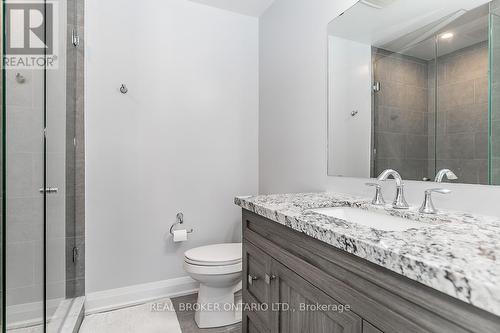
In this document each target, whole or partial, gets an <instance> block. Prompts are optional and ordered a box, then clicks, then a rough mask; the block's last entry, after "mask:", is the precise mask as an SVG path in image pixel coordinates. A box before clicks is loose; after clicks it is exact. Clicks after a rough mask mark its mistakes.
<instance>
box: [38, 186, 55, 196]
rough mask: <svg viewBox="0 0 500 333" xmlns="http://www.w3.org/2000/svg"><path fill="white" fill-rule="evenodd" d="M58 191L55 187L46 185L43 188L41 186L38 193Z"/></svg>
mask: <svg viewBox="0 0 500 333" xmlns="http://www.w3.org/2000/svg"><path fill="white" fill-rule="evenodd" d="M58 191H59V189H58V188H57V187H47V188H45V189H43V188H41V189H40V193H47V194H56V193H57V192H58Z"/></svg>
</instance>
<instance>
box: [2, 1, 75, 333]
mask: <svg viewBox="0 0 500 333" xmlns="http://www.w3.org/2000/svg"><path fill="white" fill-rule="evenodd" d="M1 6H2V8H1V9H2V14H3V15H2V24H1V26H2V34H1V37H2V55H3V61H2V80H1V86H2V110H1V111H2V112H1V114H2V116H1V139H2V155H1V157H2V158H1V175H2V177H1V188H2V193H1V201H2V209H1V217H2V219H1V224H2V225H1V258H2V265H1V267H2V274H1V286H2V288H1V291H0V292H1V329H2V332H28V331H29V332H59V331H62V330H63V328H67V327H68V325H71V323H70V321H71V319H72V313H73V312H74V311H75V305H76V303H75V300H76V299H77V297H78V296H81V295H83V287H82V285H81V281H80V280H79V279H78V265H79V264H80V263H79V254H80V253H79V252H80V251H79V248H78V239H79V238H78V236H79V234H78V226H77V224H76V209H77V207H78V206H77V204H76V202H77V199H76V198H77V194H78V193H77V186H78V184H77V176H76V171H77V168H76V164H77V151H78V144H79V143H78V141H77V133H76V131H77V128H78V126H79V124H78V122H77V113H76V110H77V106H76V105H77V96H78V89H79V88H80V87H78V84H77V82H78V80H77V68H78V52H79V50H78V47H79V43H78V42H79V40H78V10H79V9H81V8H83V7H82V6H81V4H79V0H54V1H50V0H30V1H20V0H12V1H10V0H3V1H2V3H1ZM80 236H81V235H80Z"/></svg>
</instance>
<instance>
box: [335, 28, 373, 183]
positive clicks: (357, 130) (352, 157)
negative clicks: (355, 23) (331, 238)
mask: <svg viewBox="0 0 500 333" xmlns="http://www.w3.org/2000/svg"><path fill="white" fill-rule="evenodd" d="M328 48H329V51H328V58H329V59H328V64H329V66H328V76H329V80H328V81H329V84H328V150H329V154H328V174H329V175H332V176H342V175H349V176H353V177H365V178H369V177H370V166H371V149H372V47H371V45H369V44H362V43H358V42H354V41H351V40H347V39H344V38H340V37H335V36H328ZM353 112H357V113H356V114H354V115H353V114H352V113H353ZM346 138H349V140H346Z"/></svg>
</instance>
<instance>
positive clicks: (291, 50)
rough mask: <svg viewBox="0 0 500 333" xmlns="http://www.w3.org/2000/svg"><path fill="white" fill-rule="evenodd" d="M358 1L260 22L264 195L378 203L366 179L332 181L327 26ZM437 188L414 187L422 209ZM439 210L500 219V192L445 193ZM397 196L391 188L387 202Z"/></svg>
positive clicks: (302, 3) (292, 0)
mask: <svg viewBox="0 0 500 333" xmlns="http://www.w3.org/2000/svg"><path fill="white" fill-rule="evenodd" d="M354 3H355V1H354V0H337V1H331V0H315V1H310V0H276V1H275V2H274V4H273V6H271V7H270V8H269V10H268V11H267V12H265V13H264V15H263V16H261V18H260V32H259V34H260V60H259V61H260V113H259V114H260V116H259V126H260V127H259V150H260V151H259V184H260V192H261V193H286V192H302V191H324V190H330V191H339V192H346V193H352V194H359V195H365V196H371V195H372V190H370V189H367V188H365V186H364V185H363V184H364V183H365V181H366V179H362V178H341V177H328V176H327V147H326V145H327V53H328V52H327V44H328V43H327V37H326V36H327V25H328V23H329V22H330V21H331V20H332V19H333V18H334V17H336V16H338V15H339V14H340V13H341V12H343V11H345V10H346V9H347V8H348V7H349V6H351V5H353V4H354ZM429 186H432V184H429V183H420V182H408V186H407V197H408V200H409V201H410V202H411V203H412V204H420V203H421V201H422V199H423V190H424V189H425V188H427V187H429ZM446 186H447V187H449V188H451V189H452V190H453V191H454V192H453V194H452V195H450V196H436V198H435V203H436V206H438V207H441V208H447V209H459V210H465V211H472V212H478V213H484V214H490V215H498V216H500V205H498V198H499V196H500V187H489V186H479V185H477V186H473V185H446ZM393 190H394V188H393V187H392V185H391V186H389V185H387V186H385V193H386V197H387V198H391V197H392V196H393Z"/></svg>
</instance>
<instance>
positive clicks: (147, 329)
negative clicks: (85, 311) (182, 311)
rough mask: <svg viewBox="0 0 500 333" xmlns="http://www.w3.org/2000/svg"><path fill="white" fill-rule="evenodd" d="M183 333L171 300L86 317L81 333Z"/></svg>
mask: <svg viewBox="0 0 500 333" xmlns="http://www.w3.org/2000/svg"><path fill="white" fill-rule="evenodd" d="M115 332H116V333H181V328H180V326H179V321H178V320H177V316H176V314H175V312H174V310H173V306H172V302H171V301H170V299H164V300H161V301H156V302H152V303H147V304H143V305H138V306H134V307H129V308H124V309H119V310H115V311H110V312H104V313H97V314H93V315H89V316H86V317H85V319H84V320H83V323H82V326H81V328H80V333H115Z"/></svg>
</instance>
